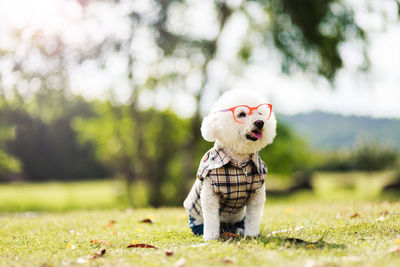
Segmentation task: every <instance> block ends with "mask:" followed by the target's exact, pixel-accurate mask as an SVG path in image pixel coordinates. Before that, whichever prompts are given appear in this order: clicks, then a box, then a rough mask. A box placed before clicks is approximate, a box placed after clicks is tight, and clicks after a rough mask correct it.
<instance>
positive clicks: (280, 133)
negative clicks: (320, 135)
mask: <svg viewBox="0 0 400 267" xmlns="http://www.w3.org/2000/svg"><path fill="white" fill-rule="evenodd" d="M278 119H279V118H278ZM260 156H261V157H262V158H263V160H265V162H266V163H268V170H269V171H270V172H272V173H281V174H286V175H291V174H293V173H294V172H296V171H304V170H309V169H310V168H311V167H312V161H313V158H312V155H311V152H310V149H309V148H308V146H307V144H306V143H305V142H304V140H302V139H301V138H300V137H298V136H296V134H295V133H294V132H293V131H292V130H290V129H289V128H288V127H287V126H286V125H284V124H282V123H278V128H277V134H276V138H275V140H274V142H273V143H272V144H271V145H269V146H268V147H267V148H265V149H263V150H261V151H260Z"/></svg>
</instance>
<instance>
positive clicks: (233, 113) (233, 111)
mask: <svg viewBox="0 0 400 267" xmlns="http://www.w3.org/2000/svg"><path fill="white" fill-rule="evenodd" d="M262 105H267V106H268V107H269V110H270V112H269V116H268V118H267V120H269V118H271V114H272V104H269V103H262V104H260V105H258V106H257V107H249V106H247V105H238V106H234V107H231V108H226V109H221V110H218V111H217V112H226V111H231V112H232V117H233V119H234V120H235V121H236V122H237V123H244V122H240V121H238V120H237V119H236V117H235V109H236V108H238V107H246V108H248V109H249V110H250V112H249V116H251V114H253V110H257V109H258V108H259V107H260V106H262Z"/></svg>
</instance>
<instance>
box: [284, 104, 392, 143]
mask: <svg viewBox="0 0 400 267" xmlns="http://www.w3.org/2000/svg"><path fill="white" fill-rule="evenodd" d="M278 120H281V121H282V122H285V123H286V124H287V125H289V126H290V127H291V128H292V129H294V130H295V131H296V132H297V133H298V134H299V135H300V136H302V137H304V138H305V139H306V140H307V142H308V143H309V144H310V145H311V146H312V147H314V148H317V149H338V148H346V147H354V146H355V145H357V144H358V143H359V142H360V141H362V140H376V141H378V142H379V143H381V144H383V145H386V146H391V147H394V148H396V149H400V120H399V119H374V118H371V117H358V116H343V115H338V114H332V113H324V112H319V111H314V112H310V113H301V114H296V115H282V114H280V115H278ZM278 123H279V121H278Z"/></svg>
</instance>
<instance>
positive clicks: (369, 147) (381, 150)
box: [352, 140, 398, 171]
mask: <svg viewBox="0 0 400 267" xmlns="http://www.w3.org/2000/svg"><path fill="white" fill-rule="evenodd" d="M352 154H353V155H352V158H353V160H352V162H354V168H355V169H356V170H365V171H379V170H385V169H388V168H393V167H395V164H396V163H397V159H398V152H397V151H396V150H394V149H391V148H389V147H385V146H382V145H381V144H379V143H378V142H374V141H371V140H369V141H363V142H362V143H361V144H360V145H359V146H358V147H357V148H356V149H355V151H354V152H353V153H352Z"/></svg>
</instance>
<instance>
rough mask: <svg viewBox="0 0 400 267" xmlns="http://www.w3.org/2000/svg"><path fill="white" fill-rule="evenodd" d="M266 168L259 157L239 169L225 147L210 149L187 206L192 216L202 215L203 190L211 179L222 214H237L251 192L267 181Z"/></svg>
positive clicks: (253, 155) (253, 157)
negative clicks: (204, 183)
mask: <svg viewBox="0 0 400 267" xmlns="http://www.w3.org/2000/svg"><path fill="white" fill-rule="evenodd" d="M266 174H267V166H266V165H265V163H264V162H263V161H262V160H261V158H260V156H259V155H258V154H252V155H251V158H250V160H249V161H248V162H247V163H245V164H243V165H242V166H238V165H237V164H235V163H234V162H232V161H231V159H230V158H229V157H228V156H227V155H226V154H225V153H224V151H223V150H222V148H219V147H213V148H211V149H210V150H209V151H208V152H207V153H206V154H205V155H204V156H203V158H202V160H201V163H200V167H199V170H198V171H197V178H198V179H196V182H195V184H194V185H193V187H192V189H191V190H190V193H189V195H188V197H187V198H186V200H185V203H184V206H185V208H186V211H187V212H188V213H189V215H200V216H203V215H202V209H201V201H200V191H201V188H202V186H203V181H204V179H210V180H211V184H212V186H213V189H214V191H215V193H216V194H217V195H218V196H219V205H220V214H221V215H226V214H235V213H238V212H239V211H240V210H241V209H242V208H243V207H244V206H245V205H246V203H247V200H248V199H249V198H250V197H251V195H252V193H254V191H255V190H256V189H258V188H260V187H261V186H262V185H263V184H264V181H265V177H266Z"/></svg>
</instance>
